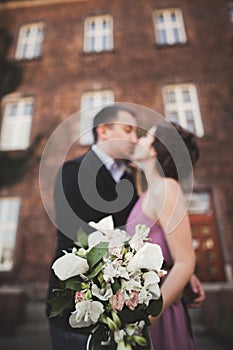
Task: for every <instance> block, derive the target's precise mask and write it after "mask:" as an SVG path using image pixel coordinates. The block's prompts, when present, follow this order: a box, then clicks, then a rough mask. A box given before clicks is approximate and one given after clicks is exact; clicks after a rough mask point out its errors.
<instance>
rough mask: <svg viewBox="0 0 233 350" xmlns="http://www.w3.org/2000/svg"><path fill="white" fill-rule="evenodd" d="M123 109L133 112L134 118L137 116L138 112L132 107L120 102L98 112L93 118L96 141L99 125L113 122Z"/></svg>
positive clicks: (95, 139)
mask: <svg viewBox="0 0 233 350" xmlns="http://www.w3.org/2000/svg"><path fill="white" fill-rule="evenodd" d="M121 111H123V112H127V113H129V114H131V115H132V116H133V117H134V118H136V113H135V112H134V111H133V110H132V109H130V108H128V107H126V106H124V105H119V104H118V105H111V106H107V107H104V108H102V109H101V110H100V111H99V112H98V113H97V114H96V116H95V117H94V120H93V128H92V133H93V136H94V143H96V142H97V140H98V133H97V127H98V126H99V125H101V124H111V123H113V122H114V121H115V120H116V119H117V117H118V112H121Z"/></svg>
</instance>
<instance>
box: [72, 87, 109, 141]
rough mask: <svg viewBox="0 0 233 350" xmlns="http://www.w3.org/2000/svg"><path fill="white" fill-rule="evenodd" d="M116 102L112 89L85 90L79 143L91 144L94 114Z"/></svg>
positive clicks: (82, 99)
mask: <svg viewBox="0 0 233 350" xmlns="http://www.w3.org/2000/svg"><path fill="white" fill-rule="evenodd" d="M113 103H114V92H113V91H112V90H100V91H89V92H85V93H84V94H83V95H82V96H81V113H80V132H79V136H80V138H79V140H78V141H79V143H80V144H81V145H83V146H84V145H90V144H92V143H93V135H92V126H93V118H94V116H95V115H96V114H97V113H98V112H99V111H100V110H101V109H102V108H103V107H106V106H107V105H111V104H113Z"/></svg>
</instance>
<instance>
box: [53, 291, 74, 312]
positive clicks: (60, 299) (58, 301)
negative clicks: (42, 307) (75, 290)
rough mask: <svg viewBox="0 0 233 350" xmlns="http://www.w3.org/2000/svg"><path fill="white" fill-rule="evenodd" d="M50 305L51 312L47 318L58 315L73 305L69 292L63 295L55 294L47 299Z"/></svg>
mask: <svg viewBox="0 0 233 350" xmlns="http://www.w3.org/2000/svg"><path fill="white" fill-rule="evenodd" d="M48 303H49V304H50V305H51V307H52V308H51V312H50V315H49V318H51V317H55V316H58V315H60V314H61V313H62V312H63V311H64V310H66V309H67V308H69V307H71V306H72V305H73V297H72V295H71V294H70V293H69V294H68V295H64V296H56V297H54V298H52V299H50V300H49V301H48Z"/></svg>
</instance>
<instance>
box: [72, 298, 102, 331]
mask: <svg viewBox="0 0 233 350" xmlns="http://www.w3.org/2000/svg"><path fill="white" fill-rule="evenodd" d="M75 309H76V310H75V311H74V312H72V313H71V315H70V318H69V323H70V325H71V327H73V328H82V327H89V326H90V325H92V324H95V323H97V321H98V319H99V317H100V315H101V314H102V313H103V312H104V307H103V305H102V304H101V303H100V302H99V301H93V300H83V301H80V302H79V303H77V304H76V305H75Z"/></svg>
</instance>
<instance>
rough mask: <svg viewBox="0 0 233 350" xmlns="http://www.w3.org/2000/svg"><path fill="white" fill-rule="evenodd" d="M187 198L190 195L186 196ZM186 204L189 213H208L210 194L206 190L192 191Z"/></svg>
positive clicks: (209, 211) (209, 209)
mask: <svg viewBox="0 0 233 350" xmlns="http://www.w3.org/2000/svg"><path fill="white" fill-rule="evenodd" d="M187 199H190V196H187ZM188 205H189V207H188V211H189V214H210V213H211V202H210V194H209V193H208V192H193V193H192V197H191V200H190V203H188Z"/></svg>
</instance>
